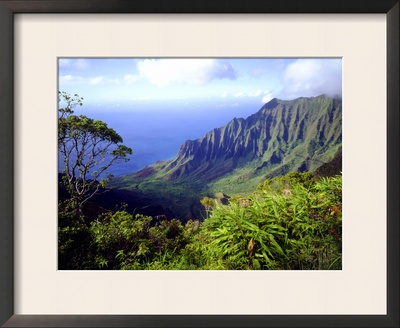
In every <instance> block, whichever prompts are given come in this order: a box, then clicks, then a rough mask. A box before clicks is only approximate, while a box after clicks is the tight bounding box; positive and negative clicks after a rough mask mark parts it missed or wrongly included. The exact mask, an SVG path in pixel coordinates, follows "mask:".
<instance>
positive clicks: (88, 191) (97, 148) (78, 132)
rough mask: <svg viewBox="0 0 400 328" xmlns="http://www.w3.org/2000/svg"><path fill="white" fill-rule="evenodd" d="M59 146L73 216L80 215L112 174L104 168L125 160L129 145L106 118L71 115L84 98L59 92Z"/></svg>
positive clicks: (63, 180) (129, 152)
mask: <svg viewBox="0 0 400 328" xmlns="http://www.w3.org/2000/svg"><path fill="white" fill-rule="evenodd" d="M58 101H59V104H63V105H65V106H64V107H61V106H60V108H59V118H58V150H59V153H60V154H61V156H62V159H63V162H64V165H65V168H64V169H63V171H62V173H63V177H62V181H61V183H62V185H63V186H64V187H65V188H66V189H67V191H68V193H69V195H70V197H71V202H72V204H73V209H74V212H75V213H74V216H75V218H77V219H78V218H80V217H81V216H82V205H83V204H84V203H85V202H87V201H88V200H89V199H90V198H92V197H93V196H94V195H95V194H97V193H99V192H100V191H101V190H102V189H104V188H105V187H106V186H107V184H108V182H109V181H110V179H111V178H112V175H111V174H109V173H108V172H107V169H108V168H109V167H110V166H111V165H112V164H114V163H118V162H121V161H125V162H126V161H128V160H129V158H128V157H127V156H128V155H131V154H132V149H131V148H129V147H127V146H124V145H123V144H122V142H123V140H122V137H121V136H120V135H119V134H118V133H117V132H116V131H115V130H114V129H111V128H109V127H108V126H107V124H106V123H105V122H102V121H99V120H94V119H91V118H89V117H86V116H85V115H79V116H77V115H74V111H73V108H74V107H76V106H82V104H83V98H82V97H80V96H79V95H77V94H75V95H73V96H71V95H70V94H68V93H66V92H59V94H58Z"/></svg>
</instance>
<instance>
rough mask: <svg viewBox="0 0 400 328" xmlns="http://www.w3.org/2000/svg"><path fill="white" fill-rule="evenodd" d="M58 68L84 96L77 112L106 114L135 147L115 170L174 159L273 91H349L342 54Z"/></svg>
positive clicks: (113, 61) (93, 62)
mask: <svg viewBox="0 0 400 328" xmlns="http://www.w3.org/2000/svg"><path fill="white" fill-rule="evenodd" d="M58 73H59V75H58V76H59V81H58V82H59V90H60V91H65V92H68V93H70V94H79V95H80V96H81V97H83V98H84V101H83V106H82V107H79V106H78V107H75V108H74V111H75V113H76V114H77V115H79V114H84V115H87V116H89V117H91V118H94V119H99V120H102V121H104V122H106V123H107V124H108V126H109V127H111V128H113V129H115V130H116V131H117V132H118V133H119V134H120V135H121V136H122V138H123V140H124V144H125V145H127V146H129V147H131V148H132V149H133V155H132V156H131V158H130V161H129V162H127V163H124V164H120V165H114V166H112V167H111V168H110V171H111V172H112V173H114V174H115V175H120V174H129V173H132V172H134V171H137V170H139V169H141V168H143V167H144V166H146V165H149V164H152V163H154V162H156V161H158V160H166V159H171V158H173V157H174V156H175V155H176V154H177V152H178V150H179V147H180V145H181V144H183V143H184V142H185V141H186V140H188V139H192V140H193V139H197V138H200V137H202V136H203V135H204V134H206V133H207V132H209V131H211V130H212V129H214V128H218V127H221V126H223V125H225V124H227V123H228V122H229V121H230V120H232V119H233V118H234V117H237V118H239V117H242V118H246V117H248V116H249V115H251V114H254V113H256V112H257V111H258V110H259V109H260V108H261V107H262V106H263V105H264V104H265V103H267V102H268V101H269V100H271V99H273V98H280V99H286V100H289V99H294V98H298V97H312V96H319V95H321V94H329V95H339V96H341V91H342V62H341V59H327V58H324V59H296V58H288V59H283V58H276V59H272V58H269V59H263V58H251V59H250V58H240V59H239V58H197V59H192V58H191V59H184V58H174V59H166V58H161V59H152V58H60V59H59V72H58ZM60 105H62V104H60ZM61 164H62V163H61ZM61 164H60V165H61Z"/></svg>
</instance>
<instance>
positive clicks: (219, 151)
mask: <svg viewBox="0 0 400 328" xmlns="http://www.w3.org/2000/svg"><path fill="white" fill-rule="evenodd" d="M341 144H342V101H341V99H340V98H331V97H328V96H326V95H321V96H318V97H310V98H305V97H302V98H297V99H294V100H279V99H276V98H275V99H272V100H271V101H269V102H268V103H266V104H265V105H264V106H262V107H261V109H260V110H259V111H258V112H256V113H255V114H253V115H250V116H249V117H248V118H246V119H243V118H234V119H232V120H231V121H230V122H228V123H227V124H226V125H225V126H223V127H220V128H215V129H213V130H212V131H210V132H208V133H207V134H206V135H204V136H203V137H201V138H198V139H196V140H187V141H186V142H184V143H183V144H182V145H181V147H180V149H179V150H178V153H177V155H176V157H175V158H173V159H172V160H169V161H159V162H157V163H154V164H152V165H149V166H147V167H145V168H144V169H142V170H140V171H138V172H136V173H133V174H130V175H126V176H122V177H120V178H118V179H116V181H115V182H114V184H115V185H116V186H118V187H121V188H127V189H130V190H139V191H141V192H144V193H145V194H146V195H147V196H150V197H152V198H153V199H155V201H158V202H160V203H162V205H163V206H168V207H174V206H175V207H176V208H175V212H176V211H179V212H180V213H184V214H183V216H184V217H186V218H188V217H193V216H196V215H198V213H197V214H195V213H193V212H196V210H193V209H194V208H195V207H196V206H197V205H195V204H197V203H198V202H199V197H200V196H204V195H206V194H207V195H210V194H215V193H217V192H223V193H225V194H228V195H235V194H246V193H247V194H248V193H251V192H252V191H254V190H255V189H256V187H257V185H258V184H259V183H260V182H262V181H263V180H265V179H267V178H272V177H274V176H279V175H285V174H287V173H289V172H292V171H299V172H305V171H310V172H313V171H315V170H316V169H317V168H318V167H320V166H321V165H323V164H326V163H328V162H330V161H331V160H332V159H333V158H334V156H335V155H337V154H338V152H340V151H341ZM182 204H184V206H183V205H182ZM183 207H184V208H185V209H183ZM173 211H174V210H173ZM197 212H199V210H197Z"/></svg>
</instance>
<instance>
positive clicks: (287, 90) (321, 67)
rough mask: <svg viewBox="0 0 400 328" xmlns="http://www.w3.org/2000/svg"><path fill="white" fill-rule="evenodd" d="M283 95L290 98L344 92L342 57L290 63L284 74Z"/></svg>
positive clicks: (300, 60)
mask: <svg viewBox="0 0 400 328" xmlns="http://www.w3.org/2000/svg"><path fill="white" fill-rule="evenodd" d="M283 79H284V84H285V87H284V89H283V91H282V95H283V96H285V97H288V98H296V97H301V96H304V97H310V96H318V95H321V94H328V95H341V94H342V62H341V60H340V59H335V60H332V59H330V60H327V59H298V60H296V61H295V62H293V63H291V64H289V65H288V66H287V68H286V70H285V72H284V75H283Z"/></svg>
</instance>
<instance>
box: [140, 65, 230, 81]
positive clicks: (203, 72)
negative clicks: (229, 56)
mask: <svg viewBox="0 0 400 328" xmlns="http://www.w3.org/2000/svg"><path fill="white" fill-rule="evenodd" d="M137 69H138V72H139V75H140V77H142V78H144V79H146V80H148V81H149V82H150V83H153V84H155V85H158V86H168V85H172V84H189V85H204V84H207V83H209V82H211V81H212V80H214V79H224V78H227V79H231V80H234V79H236V72H235V70H234V68H233V67H232V65H231V64H230V63H229V62H227V61H223V60H217V59H190V60H188V59H159V60H156V59H145V60H143V61H139V62H138V63H137Z"/></svg>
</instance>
